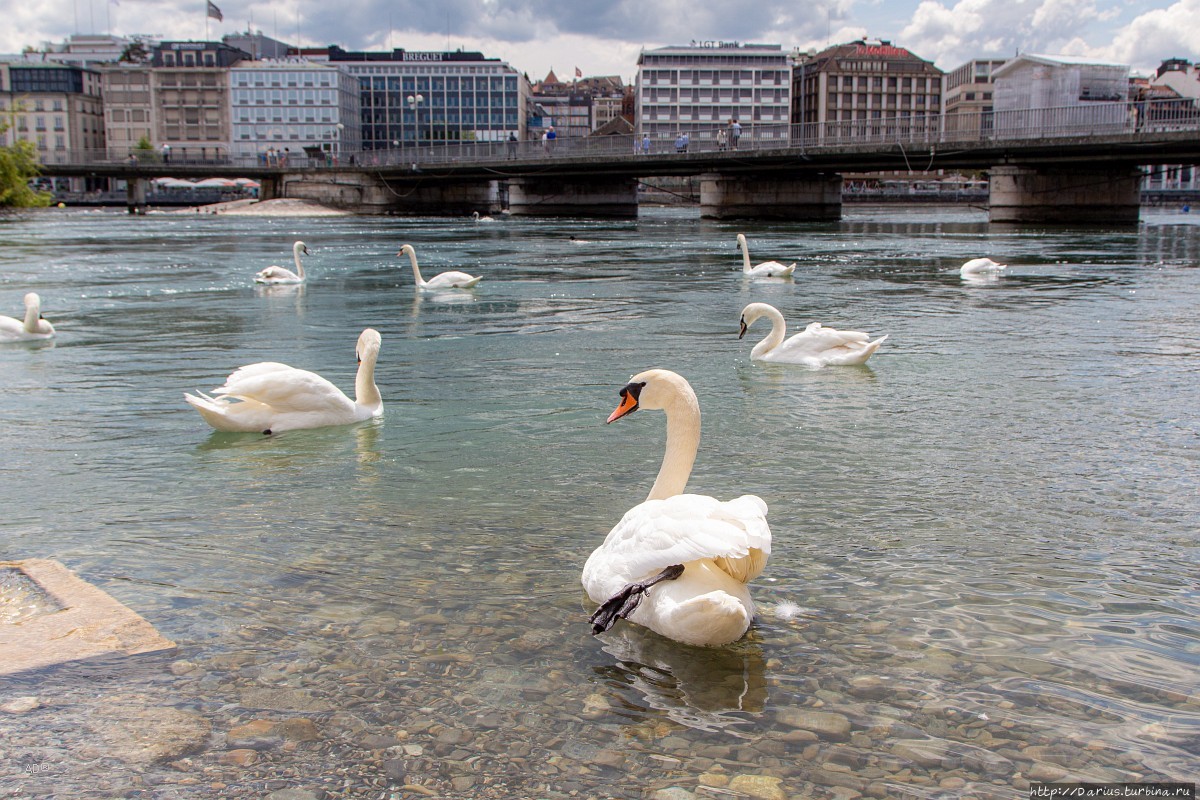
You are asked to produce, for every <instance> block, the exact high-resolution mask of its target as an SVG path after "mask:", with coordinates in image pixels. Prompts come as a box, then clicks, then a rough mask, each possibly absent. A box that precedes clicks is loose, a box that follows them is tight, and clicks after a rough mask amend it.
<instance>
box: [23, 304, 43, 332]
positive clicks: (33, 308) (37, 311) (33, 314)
mask: <svg viewBox="0 0 1200 800" xmlns="http://www.w3.org/2000/svg"><path fill="white" fill-rule="evenodd" d="M41 316H42V307H41V306H40V305H39V304H38V303H26V304H25V330H26V331H28V332H29V333H38V320H39V319H41Z"/></svg>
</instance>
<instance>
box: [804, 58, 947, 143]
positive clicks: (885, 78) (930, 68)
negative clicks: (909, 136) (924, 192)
mask: <svg viewBox="0 0 1200 800" xmlns="http://www.w3.org/2000/svg"><path fill="white" fill-rule="evenodd" d="M943 77H944V73H943V72H942V71H941V70H940V69H938V68H937V67H935V66H934V65H933V63H932V62H930V61H926V60H924V59H922V58H920V57H918V56H916V55H914V54H913V53H912V52H910V51H909V50H906V49H905V48H903V47H896V46H894V45H893V44H892V43H891V42H888V41H883V40H878V39H875V40H868V39H863V40H859V41H856V42H850V43H848V44H841V45H836V46H834V47H830V48H828V49H826V50H822V51H821V52H819V53H812V54H808V55H804V56H801V57H800V58H799V62H798V63H797V65H796V68H795V71H794V72H793V73H792V95H793V105H792V122H793V123H796V124H798V125H802V126H805V129H804V132H803V135H804V136H806V137H808V136H821V135H825V134H826V133H829V132H831V131H834V130H839V129H842V128H844V129H845V130H847V131H856V130H864V131H866V130H871V129H872V126H876V125H878V126H884V127H886V125H906V126H913V125H929V126H934V125H936V124H937V121H938V117H939V115H940V114H941V112H942V88H943ZM834 123H839V124H841V127H840V128H839V127H838V126H835V125H834ZM884 123H886V125H884ZM810 126H811V128H810Z"/></svg>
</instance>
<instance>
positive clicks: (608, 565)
mask: <svg viewBox="0 0 1200 800" xmlns="http://www.w3.org/2000/svg"><path fill="white" fill-rule="evenodd" d="M639 408H649V409H662V410H663V411H665V412H666V414H667V444H666V452H665V454H664V455H663V460H662V466H661V467H660V468H659V471H658V478H657V479H656V480H655V482H654V487H653V488H652V489H651V490H650V496H649V497H648V498H647V499H646V501H645V502H644V503H640V504H638V505H636V506H634V507H633V508H631V509H630V510H629V511H627V512H626V513H625V516H624V517H622V518H621V521H620V522H618V523H617V525H616V527H614V528H613V529H612V530H611V531H610V532H609V534H608V536H607V537H606V538H605V539H604V544H602V545H600V546H599V547H598V548H596V550H595V551H594V552H593V553H592V554H591V556H589V557H588V560H587V563H586V564H584V567H583V576H582V581H583V587H584V589H585V590H586V591H587V594H588V597H590V598H591V599H592V600H593V601H595V602H597V603H601V606H600V607H599V608H598V609H596V612H595V613H594V614H593V615H592V618H591V621H592V632H593V633H601V632H603V631H606V630H608V629H609V628H611V627H612V626H613V624H614V623H615V622H616V621H617V620H618V619H628V620H629V621H630V622H635V623H637V624H639V625H643V626H645V627H647V628H649V629H650V630H652V631H656V632H657V633H660V634H662V635H663V636H667V637H669V638H671V639H675V640H676V641H680V642H684V643H686V644H694V645H708V646H715V645H722V644H728V643H729V642H733V641H736V640H738V639H740V638H741V637H742V636H743V635H744V634H745V633H746V630H747V629H748V628H749V627H750V623H751V622H752V621H753V619H754V601H753V600H752V599H751V598H750V591H749V589H748V588H747V587H746V584H747V583H748V582H749V581H751V580H753V579H754V578H755V577H757V576H758V575H759V573H761V572H762V570H763V567H764V566H765V565H766V563H767V556H768V555H769V554H770V552H771V529H770V528H769V527H768V526H767V519H766V515H767V505H766V503H764V502H763V501H762V500H761V499H760V498H758V497H755V496H754V495H743V496H742V497H739V498H737V499H736V500H731V501H729V502H725V503H723V502H721V501H720V500H717V499H716V498H713V497H709V496H707V495H699V494H682V492H683V490H684V487H685V486H687V481H688V478H689V477H690V476H691V472H692V464H693V462H694V461H695V460H696V450H697V448H698V447H699V445H700V404H699V402H698V401H697V400H696V394H695V393H694V392H693V391H692V387H691V386H690V385H689V384H688V382H687V381H686V380H684V379H683V378H682V377H680V376H679V375H677V374H675V373H674V372H670V371H668V370H664V369H652V370H649V371H647V372H643V373H641V374H639V375H635V376H633V378H631V379H630V381H629V383H628V384H627V385H626V386H625V387H624V388H623V389H621V404H620V405H619V406H618V407H617V410H616V411H614V412H613V413H612V416H610V417H609V418H608V421H609V422H612V421H614V420H617V419H620V418H621V417H623V416H626V415H628V414H630V413H632V412H634V411H637V410H638V409H639ZM656 584H657V585H656ZM650 587H654V589H653V591H649V590H650Z"/></svg>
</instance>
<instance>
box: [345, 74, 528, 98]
mask: <svg viewBox="0 0 1200 800" xmlns="http://www.w3.org/2000/svg"><path fill="white" fill-rule="evenodd" d="M360 80H361V82H362V88H363V90H364V91H365V90H374V91H389V92H405V93H409V92H421V93H422V94H424V93H425V92H442V91H450V92H457V91H460V90H461V91H467V92H470V91H493V92H511V93H513V94H516V91H517V79H516V78H512V77H496V76H492V77H490V78H482V77H481V78H455V77H441V76H435V77H432V78H415V77H413V76H411V75H390V76H388V77H385V78H374V77H372V78H365V77H364V78H360Z"/></svg>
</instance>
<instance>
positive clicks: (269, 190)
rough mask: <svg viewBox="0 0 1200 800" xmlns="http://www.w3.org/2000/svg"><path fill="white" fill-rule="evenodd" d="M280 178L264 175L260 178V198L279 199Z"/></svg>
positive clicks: (260, 199)
mask: <svg viewBox="0 0 1200 800" xmlns="http://www.w3.org/2000/svg"><path fill="white" fill-rule="evenodd" d="M279 196H280V195H279V178H278V177H276V176H271V177H264V178H259V179H258V199H259V202H261V201H263V200H278V199H279Z"/></svg>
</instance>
